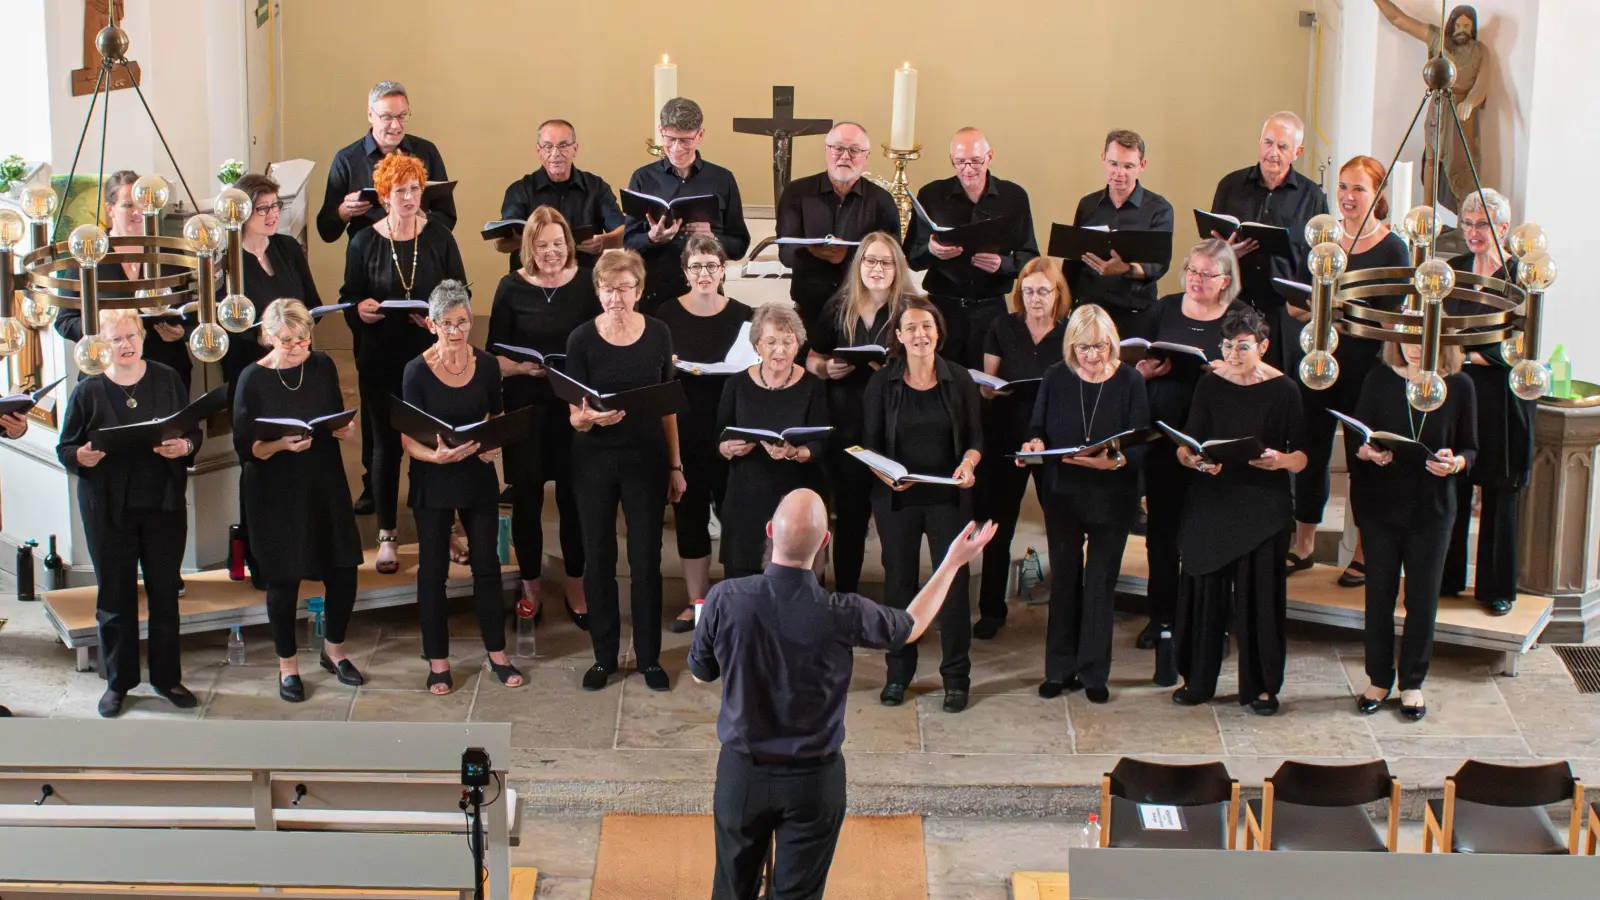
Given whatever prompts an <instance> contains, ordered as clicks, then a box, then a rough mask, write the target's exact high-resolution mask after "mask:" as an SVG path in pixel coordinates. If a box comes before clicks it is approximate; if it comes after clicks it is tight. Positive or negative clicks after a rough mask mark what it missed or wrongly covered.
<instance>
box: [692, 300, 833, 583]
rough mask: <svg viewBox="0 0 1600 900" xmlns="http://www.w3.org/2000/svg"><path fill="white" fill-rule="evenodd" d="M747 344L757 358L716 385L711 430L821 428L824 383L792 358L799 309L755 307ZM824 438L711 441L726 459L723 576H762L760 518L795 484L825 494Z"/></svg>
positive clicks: (801, 334)
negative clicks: (717, 395) (718, 391)
mask: <svg viewBox="0 0 1600 900" xmlns="http://www.w3.org/2000/svg"><path fill="white" fill-rule="evenodd" d="M750 341H751V343H753V344H755V348H756V352H757V353H758V354H760V356H761V362H759V363H757V364H756V365H753V366H751V367H750V368H749V369H746V370H745V371H743V372H741V373H739V374H737V375H735V376H733V378H731V379H729V381H728V384H727V386H726V387H724V388H723V389H722V398H721V404H720V405H719V407H718V410H717V421H716V430H715V432H713V433H715V434H718V435H721V434H722V432H723V429H725V428H758V429H762V430H765V431H771V432H777V433H779V434H782V433H783V432H784V431H785V430H786V429H789V428H825V427H827V425H828V424H829V423H828V397H827V385H826V384H825V383H824V382H822V381H821V380H819V379H818V378H817V377H816V376H814V375H812V374H811V373H810V372H807V371H806V370H805V369H804V368H803V367H801V366H800V365H799V364H798V363H797V362H796V361H795V360H796V357H797V356H798V354H799V352H800V348H801V347H802V346H804V345H805V342H806V327H805V324H804V323H803V322H802V321H801V320H800V314H799V313H798V312H796V311H795V310H793V309H791V308H789V307H787V306H784V305H782V304H778V303H769V304H767V305H765V306H762V307H761V308H760V309H757V310H756V312H755V317H754V318H753V319H752V320H751V324H750ZM827 441H828V438H827V436H826V434H822V435H817V436H815V437H813V438H811V439H809V440H805V439H799V438H797V439H795V440H792V441H789V440H785V441H773V440H764V441H750V440H743V439H740V438H737V437H734V438H727V439H725V440H722V441H721V442H720V443H719V444H718V447H717V449H718V451H719V452H720V453H721V455H722V457H723V458H724V459H726V460H728V490H727V501H728V502H727V505H726V506H725V507H723V509H724V513H723V516H722V571H723V575H724V576H725V577H727V578H743V577H745V576H747V575H759V574H760V573H761V571H762V569H763V567H764V566H765V565H766V563H767V561H768V556H769V554H768V552H767V551H768V549H769V543H768V535H767V534H766V532H765V529H766V523H767V521H768V520H769V519H771V518H772V517H773V515H774V511H775V510H776V509H777V507H778V502H779V501H780V500H781V499H782V498H783V497H784V496H785V495H787V494H788V493H789V492H790V491H794V490H799V489H800V488H806V489H809V490H813V491H816V492H817V493H818V494H819V495H821V494H823V493H824V489H825V488H826V480H827V479H826V478H825V477H824V473H823V467H822V452H823V448H824V447H826V446H827ZM692 484H693V483H692V482H691V485H692ZM820 562H821V555H820V554H819V555H818V558H817V560H815V561H813V564H812V567H813V568H814V569H820V565H818V564H819V563H820Z"/></svg>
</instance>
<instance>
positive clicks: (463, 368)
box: [436, 350, 472, 378]
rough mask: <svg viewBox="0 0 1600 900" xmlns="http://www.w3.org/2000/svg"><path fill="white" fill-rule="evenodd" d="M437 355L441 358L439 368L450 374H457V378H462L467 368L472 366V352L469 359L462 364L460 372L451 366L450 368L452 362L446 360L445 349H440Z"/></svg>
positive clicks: (468, 355) (468, 356)
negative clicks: (453, 369)
mask: <svg viewBox="0 0 1600 900" xmlns="http://www.w3.org/2000/svg"><path fill="white" fill-rule="evenodd" d="M436 355H437V356H438V358H439V368H441V369H443V370H445V371H446V372H448V373H449V374H451V375H453V376H455V377H457V378H460V377H461V376H462V375H463V374H464V373H465V372H466V371H467V369H468V368H470V367H471V366H472V354H470V353H468V354H467V361H466V362H464V363H462V364H461V371H459V372H456V371H452V370H451V368H450V364H449V363H447V362H445V361H444V351H443V350H440V351H439V352H438V353H437V354H436Z"/></svg>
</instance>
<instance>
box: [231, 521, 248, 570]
mask: <svg viewBox="0 0 1600 900" xmlns="http://www.w3.org/2000/svg"><path fill="white" fill-rule="evenodd" d="M228 577H229V578H230V579H232V580H234V581H243V580H244V526H242V525H229V526H228Z"/></svg>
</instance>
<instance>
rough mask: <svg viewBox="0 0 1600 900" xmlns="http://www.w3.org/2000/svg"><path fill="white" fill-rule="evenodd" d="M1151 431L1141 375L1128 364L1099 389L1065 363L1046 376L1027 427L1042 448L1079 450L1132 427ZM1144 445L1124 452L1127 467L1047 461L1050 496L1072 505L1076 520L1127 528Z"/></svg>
mask: <svg viewBox="0 0 1600 900" xmlns="http://www.w3.org/2000/svg"><path fill="white" fill-rule="evenodd" d="M1149 427H1150V404H1149V400H1148V398H1147V397H1146V396H1145V387H1144V376H1142V375H1140V374H1139V370H1137V369H1135V368H1134V367H1133V366H1131V365H1126V364H1124V365H1119V366H1117V369H1116V371H1114V372H1112V373H1111V377H1110V378H1107V379H1106V380H1105V381H1102V382H1100V383H1098V384H1093V383H1090V382H1087V381H1084V380H1083V379H1082V378H1080V377H1079V376H1078V373H1077V372H1074V371H1073V370H1072V367H1071V366H1068V365H1067V364H1066V363H1065V362H1058V363H1056V364H1055V365H1053V366H1051V367H1050V368H1049V370H1048V371H1046V372H1045V376H1044V383H1043V384H1041V385H1040V386H1039V397H1038V399H1037V400H1036V401H1035V403H1034V405H1033V417H1032V419H1031V421H1030V422H1029V423H1028V438H1029V440H1041V441H1044V445H1045V447H1046V448H1051V447H1083V446H1087V445H1089V444H1092V443H1095V442H1096V441H1103V440H1105V439H1106V438H1108V437H1111V436H1113V435H1116V434H1120V433H1122V432H1124V431H1127V430H1129V429H1132V428H1149ZM1145 447H1146V442H1145V441H1142V440H1139V441H1131V442H1129V443H1128V444H1127V445H1125V446H1124V447H1123V448H1122V451H1121V452H1122V455H1123V456H1125V457H1127V459H1128V464H1127V465H1125V466H1123V467H1122V468H1120V469H1112V470H1109V471H1104V470H1100V469H1089V468H1085V467H1083V466H1075V465H1071V464H1070V463H1064V462H1061V461H1059V460H1054V459H1051V460H1046V461H1045V462H1044V463H1042V465H1043V466H1044V467H1045V472H1046V478H1047V479H1048V481H1047V483H1048V484H1049V485H1050V486H1051V494H1052V496H1054V497H1056V498H1057V499H1058V500H1060V501H1064V502H1066V503H1068V504H1070V505H1071V508H1072V510H1073V514H1074V515H1075V516H1077V518H1078V519H1079V521H1082V522H1088V523H1110V524H1131V523H1132V522H1133V519H1134V516H1135V515H1136V514H1137V513H1138V509H1139V467H1140V466H1141V465H1142V464H1143V463H1144V454H1145Z"/></svg>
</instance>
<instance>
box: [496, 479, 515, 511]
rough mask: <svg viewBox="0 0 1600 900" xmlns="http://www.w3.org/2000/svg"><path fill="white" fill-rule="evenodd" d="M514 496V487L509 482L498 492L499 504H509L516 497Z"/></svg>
mask: <svg viewBox="0 0 1600 900" xmlns="http://www.w3.org/2000/svg"><path fill="white" fill-rule="evenodd" d="M516 496H517V492H516V489H515V488H513V487H512V486H511V485H509V484H508V485H506V486H505V489H504V490H502V491H501V492H500V505H501V506H510V505H511V503H512V501H514V500H515V499H516Z"/></svg>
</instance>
